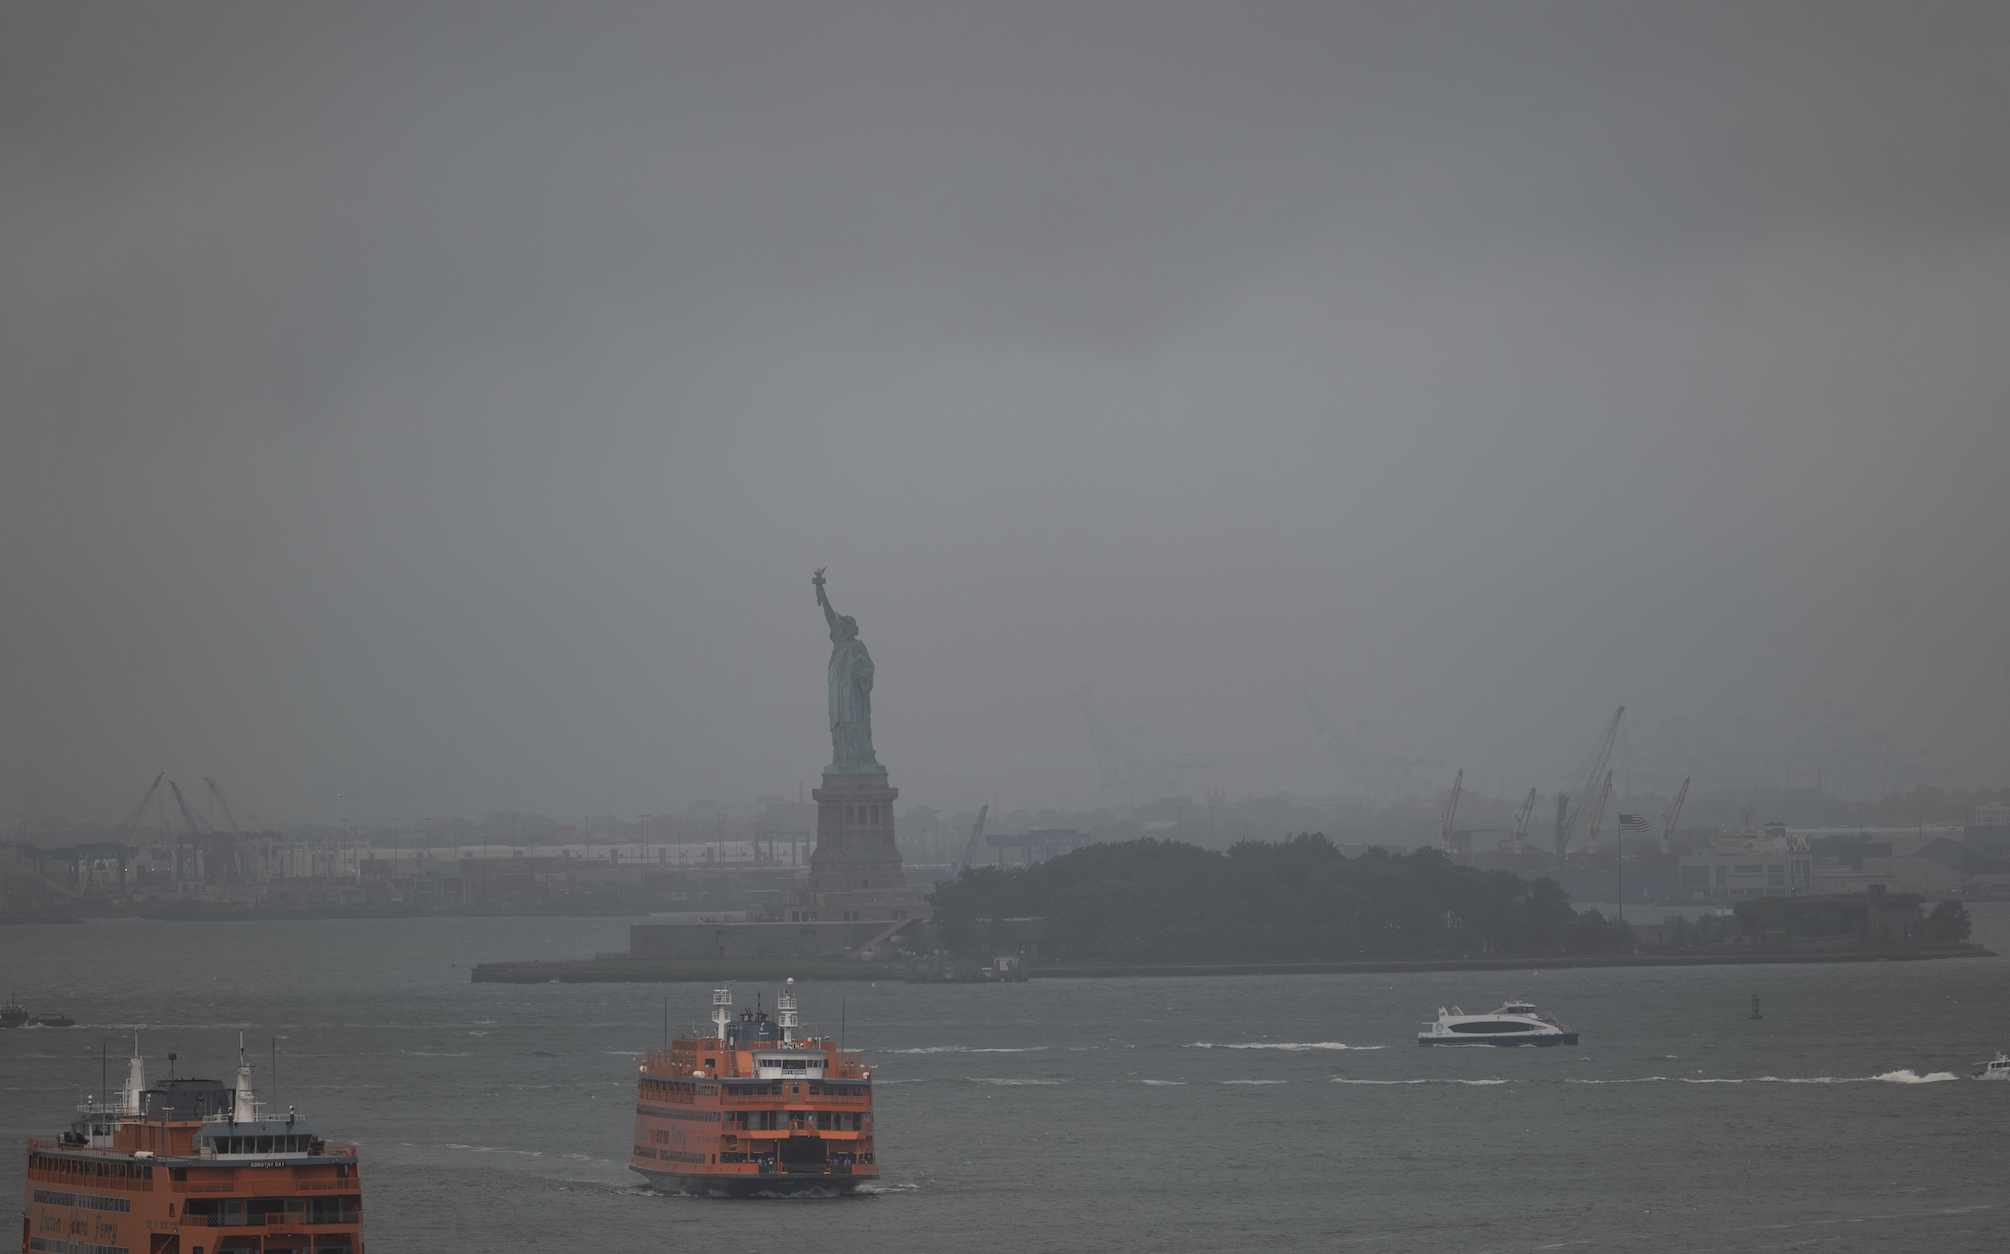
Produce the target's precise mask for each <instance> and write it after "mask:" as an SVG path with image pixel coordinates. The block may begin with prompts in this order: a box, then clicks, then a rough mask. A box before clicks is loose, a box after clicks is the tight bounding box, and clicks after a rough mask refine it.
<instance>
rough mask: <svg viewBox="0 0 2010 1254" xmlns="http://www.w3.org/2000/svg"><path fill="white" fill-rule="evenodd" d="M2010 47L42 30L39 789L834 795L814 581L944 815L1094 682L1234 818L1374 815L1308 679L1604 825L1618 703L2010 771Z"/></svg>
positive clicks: (8, 638)
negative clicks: (1592, 779)
mask: <svg viewBox="0 0 2010 1254" xmlns="http://www.w3.org/2000/svg"><path fill="white" fill-rule="evenodd" d="M2005 47H2010V9H2006V8H2004V7H2003V6H2000V5H1988V4H1980V3H1975V4H1931V3H1928V4H1920V5H1907V6H1892V5H1875V4H1846V3H1821V4H1816V3H1778V4H1766V3H1761V4H1750V3H1735V4H1734V3H1714V4H1713V3H1702V4H1693V5H1681V6H1669V5H1649V4H1626V3H1620V4H1610V3H1600V4H1592V3H1536V4H1531V5H1522V6H1514V7H1513V8H1489V7H1482V6H1472V7H1467V8H1458V7H1453V8H1434V7H1425V6H1416V5H1409V4H1403V3H1387V2H1366V3H1361V4H1356V5H1349V4H1334V5H1325V6H1315V7H1310V8H1307V7H1299V6H1286V5H1261V4H1259V5H1238V6H1234V7H1233V8H1232V9H1231V8H1229V7H1227V6H1221V7H1218V8H1212V9H1210V8H1205V7H1199V8H1181V7H1174V6H1164V5H1150V6H1147V5H1127V4H1111V5H1100V6H1091V7H1087V8H1084V7H1081V6H1048V5H1041V4H1030V5H1015V6H1008V7H1003V8H999V7H993V8H979V9H972V10H949V9H943V8H940V7H936V6H913V5H849V4H839V5H829V6H815V7H802V8H758V9H757V8H749V7H745V6H729V7H703V6H656V7H643V8H635V7H629V6H616V5H598V4H588V5H585V6H571V7H568V8H566V9H564V10H557V9H548V8H540V7H537V6H511V5H500V6H498V5H484V6H480V7H475V6H472V5H460V4H442V5H435V6H426V7H423V8H419V9H413V8H409V7H404V6H391V5H373V4H358V5H344V6H337V7H312V6H308V7H287V8H273V7H265V6H248V5H246V6H227V5H226V6H204V7H200V8H196V9H183V10H174V11H170V10H159V9H156V10H149V9H137V10H119V11H114V10H102V9H94V8H90V7H86V6H21V7H17V8H14V9H12V10H9V11H7V12H6V13H4V14H0V99H4V101H5V103H6V105H7V107H6V108H4V109H0V154H4V157H5V166H4V168H5V169H6V170H7V171H8V175H7V176H6V177H5V178H4V179H0V231H4V232H5V238H6V239H7V241H8V244H9V247H7V248H6V249H5V250H4V253H0V267H4V269H0V280H4V282H0V316H4V318H5V328H6V332H5V334H4V335H0V414H4V415H5V418H4V445H0V581H4V587H5V588H6V589H7V610H6V613H5V614H4V615H0V660H4V665H0V711H4V715H5V717H4V718H0V824H4V825H5V826H7V827H12V826H14V825H15V824H17V823H19V822H21V821H24V820H25V821H32V820H34V819H36V818H38V817H40V816H41V815H44V814H64V815H69V816H71V817H75V818H89V819H97V820H116V819H117V818H119V817H122V816H123V813H124V811H125V809H127V808H129V807H130V806H131V805H132V804H133V803H134V802H136V801H137V800H138V797H139V795H140V794H141V793H142V792H143V791H144V790H145V788H146V785H147V783H148V782H149V781H151V779H152V778H153V776H154V775H155V774H156V773H157V772H160V771H163V770H166V771H168V772H169V773H170V774H171V775H173V776H174V777H176V778H178V779H181V780H182V781H183V782H184V784H187V783H188V782H189V781H191V780H199V779H200V778H201V777H202V776H204V775H214V776H217V777H218V778H220V779H222V780H223V781H224V782H225V783H226V784H227V785H228V786H229V787H230V788H231V789H232V790H233V791H234V792H235V793H237V794H239V795H240V796H241V797H242V798H243V799H244V800H245V801H246V802H247V803H248V804H250V805H251V806H252V807H254V808H255V809H257V810H259V811H261V812H262V813H265V814H267V815H269V816H270V817H272V818H274V819H276V820H280V821H288V822H305V821H327V820H329V819H331V818H336V817H339V813H340V811H339V804H338V802H337V801H336V799H335V798H336V794H338V793H340V794H344V796H345V798H347V799H350V800H351V801H352V802H353V801H354V799H357V798H378V799H381V798H384V797H387V796H390V795H393V794H396V793H401V792H402V793H403V794H405V795H407V796H428V797H430V796H452V797H455V798H459V799H461V800H460V802H459V804H458V805H457V806H456V811H457V812H459V813H464V814H470V815H474V814H479V813H481V812H484V811H486V810H491V809H510V808H517V809H537V810H541V811H543V812H545V813H547V814H552V815H555V816H576V815H581V814H585V813H588V812H595V813H598V812H613V813H617V814H622V815H627V816H633V815H636V814H642V813H656V812H662V811H664V810H666V809H673V808H681V807H682V806H683V805H685V804H686V803H688V802H690V801H692V800H697V799H703V798H706V797H708V796H710V797H727V798H734V799H751V798H752V797H754V796H757V795H759V794H761V793H763V792H775V793H782V794H786V795H793V794H794V792H795V790H796V787H797V785H798V783H809V784H814V782H815V779H816V772H817V771H818V770H819V769H820V768H821V766H822V765H823V764H824V762H825V761H826V760H827V755H828V751H829V746H828V730H827V728H826V726H825V723H824V708H823V707H824V700H825V694H824V684H823V664H824V657H825V655H826V654H827V652H828V649H829V642H828V639H827V636H826V632H825V629H824V624H823V622H822V620H821V617H820V615H819V612H818V610H817V608H816V604H815V600H814V596H813V594H812V590H811V588H810V584H809V576H810V571H811V570H812V569H814V568H815V567H818V566H828V567H829V568H830V577H831V579H832V587H833V589H841V593H840V594H839V595H838V596H837V598H836V599H837V600H838V603H839V604H840V605H841V606H842V607H843V611H844V612H845V613H847V614H851V615H854V616H856V617H857V619H858V620H859V624H860V629H861V634H862V636H863V638H864V639H865V640H866V641H867V643H868V644H869V645H870V648H871V651H872V656H873V659H874V661H875V662H876V663H877V665H878V673H877V681H876V683H877V687H876V689H875V692H874V696H873V701H874V718H875V738H876V745H877V748H878V750H879V754H880V760H881V761H882V762H884V763H885V764H886V765H887V767H888V768H889V770H890V772H891V782H892V783H893V784H894V786H896V787H898V788H900V789H901V790H902V798H901V802H900V804H901V806H902V807H903V808H904V807H905V806H906V805H908V804H910V803H914V802H922V803H926V804H928V805H931V806H934V807H936V808H938V809H941V810H944V811H956V810H961V809H968V808H974V807H975V806H976V805H977V804H979V803H981V802H985V801H990V800H992V799H993V797H997V798H1000V799H1002V800H1003V802H1004V804H1007V805H1028V806H1031V807H1038V806H1041V805H1058V806H1066V807H1068V808H1069V809H1071V810H1074V809H1086V808H1089V807H1091V806H1093V805H1095V804H1096V802H1097V799H1098V788H1097V784H1098V778H1099V776H1098V771H1097V765H1096V762H1095V759H1094V755H1093V753H1092V751H1091V747H1090V742H1089V735H1088V731H1087V728H1086V725H1085V722H1084V719H1083V716H1082V714H1081V712H1080V711H1079V710H1078V708H1077V707H1076V705H1075V704H1074V696H1075V694H1076V693H1077V692H1078V691H1079V690H1080V688H1081V686H1082V685H1083V684H1088V685H1090V686H1091V688H1092V690H1093V693H1094V700H1095V702H1096V705H1097V707H1098V708H1099V709H1100V710H1101V712H1102V714H1103V716H1104V718H1105V719H1106V720H1107V722H1108V723H1109V724H1110V725H1111V726H1112V727H1113V728H1114V729H1115V730H1116V731H1117V732H1119V733H1127V729H1128V728H1129V727H1130V726H1131V725H1132V724H1136V725H1138V726H1140V727H1142V728H1143V729H1144V730H1145V731H1146V732H1147V733H1148V735H1149V736H1150V737H1151V739H1153V740H1154V741H1156V742H1157V743H1158V744H1159V745H1161V746H1163V748H1164V750H1165V751H1166V753H1168V754H1169V755H1171V756H1173V757H1176V758H1178V759H1181V760H1185V761H1188V762H1195V763H1207V764H1211V767H1210V769H1207V770H1192V771H1189V772H1188V773H1187V777H1186V782H1187V787H1188V790H1189V791H1190V792H1192V793H1193V794H1194V795H1195V796H1197V797H1198V796H1201V795H1203V794H1204V793H1205V791H1206V790H1207V789H1209V788H1220V789H1225V790H1227V791H1228V792H1229V793H1230V794H1231V795H1238V796H1239V795H1245V794H1249V795H1266V794H1273V793H1278V792H1290V793H1294V794H1297V795H1314V796H1317V795H1330V794H1332V793H1334V792H1336V791H1338V784H1337V783H1336V781H1335V770H1334V761H1333V756H1332V753H1331V750H1330V749H1329V747H1328V745H1327V743H1326V741H1325V739H1324V738H1323V736H1322V734H1321V733H1320V731H1319V729H1318V727H1317V726H1316V725H1315V724H1314V721H1313V718H1312V716H1311V714H1310V713H1309V712H1308V710H1307V707H1306V705H1305V702H1304V698H1303V696H1302V695H1301V693H1309V694H1310V695H1311V696H1312V697H1313V698H1314V699H1315V700H1316V702H1317V703H1318V704H1319V705H1320V706H1321V707H1323V708H1324V709H1325V710H1326V711H1327V712H1328V713H1329V714H1330V716H1331V717H1332V719H1333V721H1334V722H1335V724H1336V725H1338V726H1339V727H1340V728H1342V729H1343V730H1344V731H1346V732H1347V733H1348V734H1350V735H1351V734H1357V733H1358V728H1359V725H1360V724H1362V723H1366V724H1367V725H1368V726H1369V727H1370V728H1372V738H1373V739H1376V740H1379V741H1380V742H1382V743H1384V744H1385V745H1386V746H1388V747H1389V748H1390V749H1391V750H1392V751H1395V752H1399V753H1400V754H1402V755H1405V756H1410V757H1414V758H1418V759H1422V760H1425V761H1427V762H1433V763H1435V764H1436V765H1435V766H1433V767H1432V769H1434V770H1436V771H1437V772H1438V773H1439V774H1441V775H1443V776H1444V779H1442V780H1435V781H1434V783H1433V787H1434V788H1436V789H1442V788H1443V787H1444V786H1445V785H1446V784H1448V783H1449V779H1450V775H1451V772H1452V771H1453V770H1454V769H1456V768H1458V767H1464V768H1466V770H1467V779H1468V781H1469V783H1475V782H1476V783H1477V784H1479V785H1480V786H1481V787H1483V788H1484V789H1486V790H1488V791H1493V790H1494V789H1496V788H1497V787H1504V788H1505V790H1506V791H1507V792H1508V793H1510V794H1518V793H1520V792H1523V791H1525V790H1526V789H1527V788H1529V787H1531V786H1533V787H1538V788H1541V789H1542V790H1543V791H1545V792H1548V791H1551V790H1553V789H1554V788H1555V787H1556V786H1557V785H1558V784H1559V783H1560V782H1561V781H1562V780H1563V779H1564V778H1565V777H1566V776H1567V775H1568V774H1569V772H1570V770H1571V769H1572V768H1573V767H1574V766H1575V765H1576V764H1577V762H1578V760H1579V759H1580V757H1582V755H1583V753H1584V751H1585V748H1586V746H1587V745H1588V744H1589V743H1590V742H1591V740H1592V738H1593V736H1594V735H1595V734H1596V733H1597V731H1598V729H1599V727H1600V726H1601V724H1602V720H1603V719H1605V718H1606V717H1608V716H1609V714H1610V712H1611V710H1612V709H1613V708H1614V707H1615V706H1617V705H1619V704H1622V703H1624V704H1625V705H1627V706H1628V707H1629V714H1628V721H1629V728H1630V731H1631V733H1632V735H1633V736H1634V741H1633V745H1634V747H1635V749H1636V750H1638V751H1639V753H1640V754H1641V755H1642V756H1643V757H1645V756H1646V755H1648V754H1649V752H1650V749H1653V751H1655V752H1659V750H1658V749H1654V746H1674V747H1676V749H1677V750H1679V752H1692V751H1695V747H1696V746H1698V745H1703V744H1708V743H1716V744H1722V743H1723V742H1725V741H1726V740H1739V739H1741V738H1742V741H1743V742H1745V743H1750V744H1763V743H1768V742H1779V743H1790V744H1793V745H1795V746H1797V747H1799V748H1805V747H1808V746H1815V748H1814V749H1813V750H1812V752H1813V755H1814V756H1815V757H1816V758H1817V759H1819V758H1820V757H1821V754H1822V753H1823V752H1825V751H1823V750H1821V749H1820V748H1819V746H1820V745H1822V744H1834V745H1838V746H1846V745H1854V746H1857V748H1855V749H1850V750H1848V753H1847V754H1846V753H1845V752H1844V750H1843V749H1840V748H1838V749H1836V750H1835V751H1834V754H1833V755H1832V756H1831V758H1830V759H1829V764H1828V765H1823V766H1822V767H1821V769H1823V770H1824V771H1828V770H1832V769H1834V762H1835V759H1836V756H1848V755H1849V754H1854V755H1856V756H1857V757H1858V758H1859V759H1864V760H1868V759H1867V758H1866V757H1865V755H1869V756H1871V757H1874V756H1876V755H1877V754H1884V755H1885V756H1886V757H1889V756H1891V755H1892V754H1893V753H1901V754H1904V755H1910V757H1911V758H1912V759H1914V761H1915V763H1916V764H1923V765H1924V766H1927V767H1930V768H1932V769H1933V771H1935V772H1936V773H1937V776H1936V777H1938V778H1943V779H1945V780H1946V781H1947V782H1949V783H1953V784H1963V785H1983V786H1989V787H2000V786H2003V785H2005V784H2010V720H2006V718H2005V717H2004V711H2005V710H2006V709H2010V651H2007V650H2006V648H2005V646H2004V644H2003V631H2002V625H2003V624H2004V623H2005V622H2010V579H2005V578H2004V576H2003V575H2002V567H2003V559H2002V553H2001V549H2002V537H2003V535H2004V532H2005V528H2004V523H2003V521H2002V507H2001V502H2002V498H2003V480H2004V476H2005V467H2006V466H2010V421H2006V416H2005V413H2004V406H2003V399H2002V398H2003V397H2004V396H2006V395H2010V386H2006V384H2010V378H2006V374H2010V358H2006V356H2005V354H2004V353H2003V351H2002V342H2003V338H2004V328H2005V327H2006V326H2010V167H2006V164H2005V163H2004V161H2003V160H2002V153H2003V152H2004V151H2006V150H2010V60H2006V59H2005V58H2004V56H2003V55H2002V50H2003V49H2004V48H2005ZM1741 718H1745V719H1748V720H1749V723H1748V724H1746V725H1743V727H1742V728H1741V725H1740V724H1739V721H1738V720H1740V719H1741ZM1676 720H1681V726H1680V727H1677V725H1676ZM1678 733H1679V734H1678ZM1874 737H1882V738H1883V744H1882V746H1881V747H1878V748H1877V749H1876V750H1875V752H1873V751H1872V750H1871V749H1868V748H1865V747H1864V746H1870V745H1872V742H1873V738H1874ZM1650 742H1651V743H1650ZM1684 746H1686V748H1684ZM1799 748H1797V750H1796V751H1797V752H1798V751H1799ZM1679 752H1678V754H1677V756H1679ZM1663 756H1666V755H1663ZM1864 769H1866V770H1868V769H1869V768H1864ZM1825 778H1826V777H1825ZM373 804H375V803H374V802H373Z"/></svg>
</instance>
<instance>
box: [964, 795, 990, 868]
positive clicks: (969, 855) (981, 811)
mask: <svg viewBox="0 0 2010 1254" xmlns="http://www.w3.org/2000/svg"><path fill="white" fill-rule="evenodd" d="M989 813H991V803H990V802H988V801H987V802H985V803H984V804H983V805H981V806H978V807H977V821H976V822H975V823H972V824H971V825H970V841H969V843H967V844H965V845H964V846H963V865H962V868H961V869H963V870H965V871H967V870H969V869H970V868H971V867H973V866H976V865H977V842H978V841H979V840H981V839H983V837H984V816H985V815H987V814H989Z"/></svg>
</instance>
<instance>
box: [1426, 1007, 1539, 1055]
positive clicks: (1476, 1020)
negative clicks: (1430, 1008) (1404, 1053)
mask: <svg viewBox="0 0 2010 1254" xmlns="http://www.w3.org/2000/svg"><path fill="white" fill-rule="evenodd" d="M1417 1044H1419V1045H1575V1044H1577V1033H1576V1032H1575V1031H1573V1030H1572V1029H1570V1028H1568V1027H1565V1026H1564V1025H1563V1024H1561V1023H1558V1022H1557V1021H1556V1020H1555V1019H1553V1018H1551V1017H1550V1016H1549V1015H1545V1014H1537V1013H1536V1009H1535V1007H1534V1006H1533V1005H1531V1004H1529V1003H1528V1002H1525V1001H1509V1002H1505V1003H1503V1004H1502V1006H1501V1008H1500V1009H1499V1010H1495V1011H1493V1012H1491V1013H1489V1014H1483V1015H1469V1014H1467V1013H1466V1012H1465V1011H1463V1010H1460V1009H1459V1008H1458V1007H1457V1006H1453V1007H1452V1008H1451V1009H1449V1010H1447V1009H1445V1008H1444V1007H1443V1006H1440V1007H1438V1018H1437V1022H1435V1023H1427V1024H1425V1025H1424V1031H1422V1032H1419V1033H1417Z"/></svg>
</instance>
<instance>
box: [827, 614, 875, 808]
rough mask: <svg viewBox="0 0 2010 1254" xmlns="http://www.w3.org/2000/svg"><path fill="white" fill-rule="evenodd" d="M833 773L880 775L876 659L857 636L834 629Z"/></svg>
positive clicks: (832, 696)
mask: <svg viewBox="0 0 2010 1254" xmlns="http://www.w3.org/2000/svg"><path fill="white" fill-rule="evenodd" d="M829 679H830V706H831V769H832V770H833V771H838V772H844V771H847V770H849V771H853V772H857V771H879V770H882V769H884V768H882V767H881V766H880V765H879V758H878V757H877V756H876V755H875V754H874V753H873V748H872V656H871V655H870V654H868V653H867V652H866V651H865V642H864V641H863V640H860V639H859V638H858V637H857V636H856V635H853V636H849V637H847V636H845V635H844V634H843V629H842V628H841V627H833V628H832V629H831V662H830V674H829Z"/></svg>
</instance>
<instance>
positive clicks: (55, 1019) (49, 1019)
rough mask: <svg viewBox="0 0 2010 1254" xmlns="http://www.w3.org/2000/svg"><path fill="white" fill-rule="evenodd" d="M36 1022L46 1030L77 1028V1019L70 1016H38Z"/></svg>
mask: <svg viewBox="0 0 2010 1254" xmlns="http://www.w3.org/2000/svg"><path fill="white" fill-rule="evenodd" d="M35 1022H37V1023H39V1024H41V1025H42V1026H43V1027H45V1028H74V1027H76V1026H77V1021H76V1020H75V1019H72V1018H71V1017H70V1016H68V1015H59V1014H46V1015H36V1016H35Z"/></svg>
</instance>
